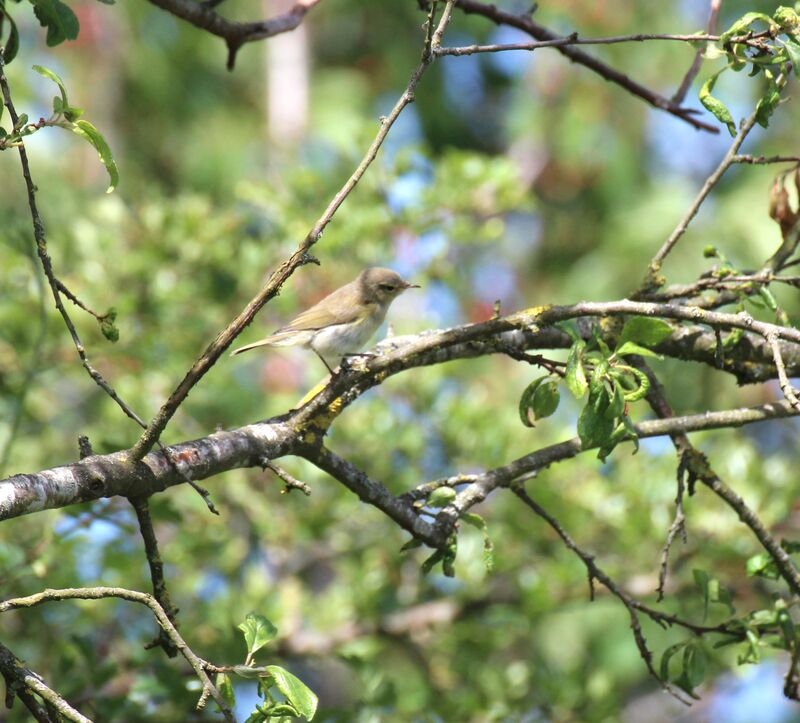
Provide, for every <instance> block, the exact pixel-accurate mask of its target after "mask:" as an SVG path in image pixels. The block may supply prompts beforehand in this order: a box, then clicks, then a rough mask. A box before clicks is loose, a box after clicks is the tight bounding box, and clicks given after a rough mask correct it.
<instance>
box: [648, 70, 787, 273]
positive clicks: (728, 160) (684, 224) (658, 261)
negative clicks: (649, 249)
mask: <svg viewBox="0 0 800 723" xmlns="http://www.w3.org/2000/svg"><path fill="white" fill-rule="evenodd" d="M785 83H786V76H784V75H783V74H781V75H779V76H778V78H777V79H776V80H775V84H776V86H777V87H778V88H782V87H783V86H784V85H785ZM756 118H757V114H756V111H753V112H752V113H751V114H750V115H749V116H748V117H747V118H746V119H745V120H744V121H743V122H742V124H741V126H740V127H739V132H738V133H737V134H736V137H735V138H734V139H733V143H731V146H730V148H728V151H727V153H726V154H725V155H724V156H723V158H722V160H721V161H720V163H719V165H718V166H717V167H716V168H715V169H714V171H713V172H712V173H711V175H710V176H709V177H708V178H707V179H706V180H705V183H703V187H702V188H701V189H700V192H699V193H698V194H697V196H696V198H695V199H694V201H693V202H692V204H691V205H690V206H689V209H688V210H687V211H686V213H685V214H684V216H683V218H682V219H681V220H680V221H679V223H678V225H677V226H676V227H675V230H674V231H673V232H672V233H671V234H670V235H669V238H667V240H666V241H665V242H664V244H663V245H662V246H661V248H660V249H659V250H658V252H657V253H656V255H655V256H653V258H652V260H651V261H650V264H649V266H648V272H647V278H646V280H645V284H644V285H643V288H649V287H650V286H651V285H652V280H653V278H654V277H655V276H656V275H657V274H658V273H659V271H660V270H661V265H662V264H663V263H664V259H665V258H666V257H667V255H668V254H669V252H670V251H672V249H673V248H674V247H675V244H676V243H678V241H679V239H680V238H681V236H683V234H684V233H686V229H688V228H689V224H690V223H691V221H692V219H693V218H694V217H695V216H696V215H697V212H698V211H699V210H700V206H702V205H703V201H705V200H706V197H707V196H708V194H709V193H711V189H712V188H714V186H716V185H717V183H718V182H719V180H720V179H721V178H722V176H723V175H724V174H725V171H727V170H728V168H730V166H731V165H733V163H734V160H733V159H734V158H735V157H736V154H737V152H738V151H739V148H741V146H742V143H744V139H745V138H747V135H748V133H750V131H751V130H752V129H753V127H754V126H755V124H756Z"/></svg>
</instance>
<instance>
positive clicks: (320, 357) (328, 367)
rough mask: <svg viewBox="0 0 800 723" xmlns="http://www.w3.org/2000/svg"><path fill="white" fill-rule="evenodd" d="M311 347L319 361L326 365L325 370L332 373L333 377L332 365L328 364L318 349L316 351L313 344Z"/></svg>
mask: <svg viewBox="0 0 800 723" xmlns="http://www.w3.org/2000/svg"><path fill="white" fill-rule="evenodd" d="M310 346H311V349H312V350H313V352H314V353H315V354H316V355H317V356H318V357H319V360H320V361H321V362H322V363H323V364H324V365H325V368H326V369H327V370H328V371H329V372H330V374H331V376H333V369H331V366H330V364H328V362H326V361H325V357H324V356H322V354H320V353H319V352H318V351H317V350H316V349H314V345H313V344H311V345H310Z"/></svg>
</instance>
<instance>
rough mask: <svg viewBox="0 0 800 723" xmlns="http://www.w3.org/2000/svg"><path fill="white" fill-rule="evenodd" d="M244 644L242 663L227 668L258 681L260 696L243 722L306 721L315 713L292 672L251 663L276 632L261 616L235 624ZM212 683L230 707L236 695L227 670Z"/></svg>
mask: <svg viewBox="0 0 800 723" xmlns="http://www.w3.org/2000/svg"><path fill="white" fill-rule="evenodd" d="M238 627H239V630H241V631H242V634H243V635H244V641H245V644H246V645H247V658H246V659H245V662H244V665H234V666H233V667H232V668H230V669H226V670H229V671H230V672H231V673H233V674H234V675H237V676H239V677H240V678H245V679H256V680H258V695H259V696H260V697H261V698H262V701H261V702H259V703H258V704H257V705H256V707H255V710H254V711H253V712H252V713H251V714H250V715H249V717H248V718H247V721H246V723H263V722H264V721H281V720H289V719H292V720H293V719H296V718H302V719H303V720H307V721H310V720H312V719H313V718H314V715H315V714H316V712H317V704H318V702H319V701H318V699H317V696H316V695H315V694H314V692H313V691H312V690H311V689H310V688H309V687H308V686H307V685H306V684H305V683H303V681H302V680H300V679H299V678H297V677H296V676H294V675H292V674H291V673H290V672H289V671H288V670H286V669H285V668H282V667H281V666H280V665H265V666H260V667H259V666H255V665H254V664H253V658H254V656H255V654H256V653H257V652H258V651H259V650H261V648H263V647H264V646H265V645H266V644H267V643H269V641H270V640H272V639H273V638H274V637H275V636H276V635H277V634H278V630H277V628H276V627H275V626H274V625H273V624H272V623H271V622H270V621H269V620H268V619H267V618H266V617H264V616H263V615H259V614H258V613H249V614H248V615H247V617H246V618H245V619H244V622H242V623H240V624H239V626H238ZM216 685H217V687H218V688H219V690H220V692H221V693H222V695H223V697H224V699H225V702H226V703H227V704H228V705H229V706H231V707H233V706H234V705H235V704H236V696H235V693H234V690H233V684H232V683H231V678H230V676H229V675H228V672H221V673H219V674H218V675H217V680H216Z"/></svg>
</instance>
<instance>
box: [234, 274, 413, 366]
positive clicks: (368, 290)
mask: <svg viewBox="0 0 800 723" xmlns="http://www.w3.org/2000/svg"><path fill="white" fill-rule="evenodd" d="M412 288H414V289H418V288H419V286H418V285H417V284H409V283H408V281H404V280H403V279H402V278H400V276H399V275H398V274H396V273H395V272H394V271H392V270H391V269H382V268H378V267H372V268H367V269H364V270H363V271H362V272H361V273H360V274H359V275H358V276H357V277H356V279H355V280H354V281H351V282H350V283H349V284H345V285H344V286H342V287H341V288H339V289H336V291H334V292H333V293H331V294H329V295H328V296H326V297H325V298H324V299H322V301H320V302H318V303H316V304H314V306H312V307H311V308H310V309H307V310H306V311H304V312H303V313H302V314H300V315H299V316H297V317H296V318H295V319H293V320H292V321H290V322H289V323H288V324H287V325H286V326H283V327H281V328H280V329H278V331H276V332H275V333H274V334H272V335H271V336H268V337H267V338H266V339H261V341H257V342H255V343H253V344H248V345H247V346H242V347H239V348H238V349H236V350H234V351H233V352H231V356H233V355H234V354H241V353H242V352H243V351H249V350H250V349H256V348H257V347H260V346H295V345H299V346H303V347H305V348H307V349H311V350H312V351H313V352H315V353H316V355H317V356H318V357H319V358H320V359H321V360H322V363H323V364H324V365H325V366H326V367H327V369H328V371H329V372H331V374H333V367H335V366H338V364H339V362H340V361H341V359H342V357H344V356H347V355H348V354H352V353H354V352H357V351H358V350H359V349H361V347H362V346H364V344H366V343H367V341H368V340H369V338H370V337H371V336H372V335H373V334H374V333H375V332H376V331H377V330H378V327H379V326H380V325H381V324H382V323H383V320H384V318H385V317H386V312H387V310H388V309H389V304H391V303H392V302H393V301H394V300H395V299H396V298H397V297H398V296H400V294H402V293H403V292H404V291H405V290H406V289H412Z"/></svg>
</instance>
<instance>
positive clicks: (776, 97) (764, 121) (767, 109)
mask: <svg viewBox="0 0 800 723" xmlns="http://www.w3.org/2000/svg"><path fill="white" fill-rule="evenodd" d="M764 73H765V74H766V75H767V77H768V78H769V87H768V88H767V92H766V93H764V95H763V96H761V98H760V99H759V101H758V105H756V121H757V122H758V124H759V125H760V126H763V127H764V128H766V127H767V126H768V125H769V119H770V117H771V116H772V113H773V112H774V111H775V109H776V108H777V107H778V103H780V101H781V94H780V90H779V89H778V86H777V85H776V84H775V81H774V80H773V79H772V73H770V72H769V71H768V70H765V71H764Z"/></svg>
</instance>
